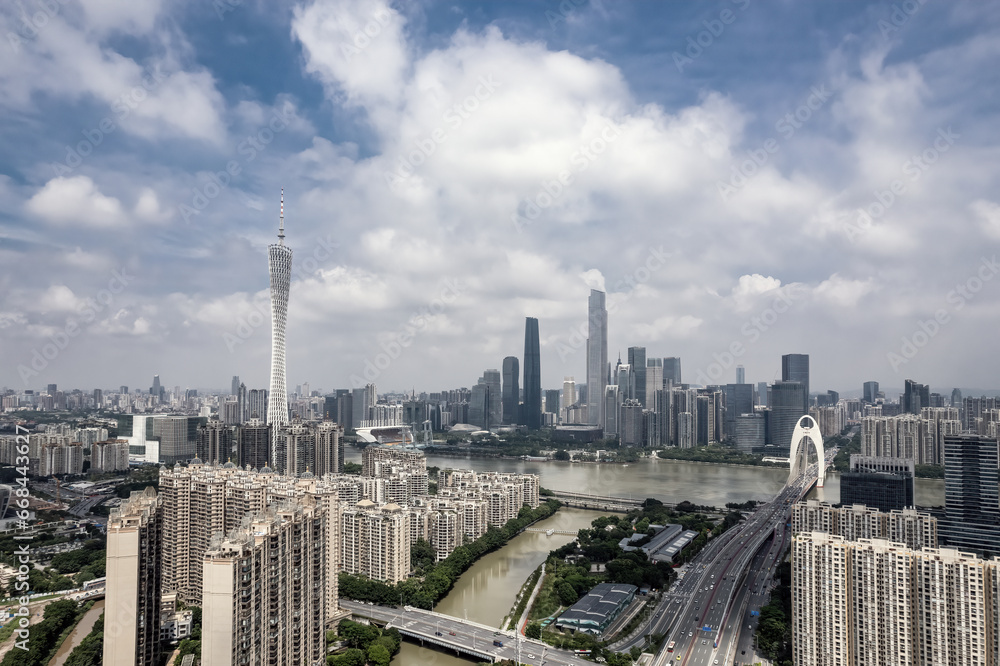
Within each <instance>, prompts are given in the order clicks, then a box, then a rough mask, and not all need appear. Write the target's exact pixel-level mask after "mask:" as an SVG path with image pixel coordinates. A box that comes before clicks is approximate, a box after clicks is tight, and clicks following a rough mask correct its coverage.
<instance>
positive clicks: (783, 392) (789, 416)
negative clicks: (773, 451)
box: [768, 381, 808, 451]
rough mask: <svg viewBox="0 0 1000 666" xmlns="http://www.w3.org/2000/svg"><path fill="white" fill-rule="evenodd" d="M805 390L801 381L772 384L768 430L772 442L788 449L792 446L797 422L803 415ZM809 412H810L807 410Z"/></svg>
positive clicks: (780, 447) (783, 448)
mask: <svg viewBox="0 0 1000 666" xmlns="http://www.w3.org/2000/svg"><path fill="white" fill-rule="evenodd" d="M804 393H805V390H804V388H803V386H802V384H800V383H799V382H792V381H780V382H774V384H772V385H771V389H770V394H771V398H770V401H769V403H770V404H769V407H770V410H771V412H770V419H769V422H768V426H769V427H768V430H769V431H770V433H771V444H772V445H773V446H776V447H778V448H779V449H782V450H785V451H788V450H789V449H790V448H791V446H792V433H794V432H795V424H796V423H798V420H799V419H800V418H801V417H802V416H803V411H802V408H803V403H802V395H803V394H804ZM806 413H808V412H806Z"/></svg>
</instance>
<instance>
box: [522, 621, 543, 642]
mask: <svg viewBox="0 0 1000 666" xmlns="http://www.w3.org/2000/svg"><path fill="white" fill-rule="evenodd" d="M524 635H525V636H527V637H528V638H535V639H538V638H541V637H542V625H541V624H539V623H538V622H532V623H531V624H529V625H528V627H527V629H525V630H524Z"/></svg>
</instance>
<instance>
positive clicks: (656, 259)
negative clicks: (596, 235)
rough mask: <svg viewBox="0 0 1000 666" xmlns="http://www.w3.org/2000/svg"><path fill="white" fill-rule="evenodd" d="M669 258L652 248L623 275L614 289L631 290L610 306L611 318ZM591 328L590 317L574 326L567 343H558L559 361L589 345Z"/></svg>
mask: <svg viewBox="0 0 1000 666" xmlns="http://www.w3.org/2000/svg"><path fill="white" fill-rule="evenodd" d="M667 257H668V254H667V252H666V250H664V249H663V246H662V245H661V246H659V247H654V248H650V250H649V254H648V255H647V256H646V261H645V262H643V263H642V264H640V265H639V266H638V267H636V269H635V270H633V271H632V272H631V273H625V274H623V275H622V277H621V279H620V280H618V281H617V282H616V283H615V286H614V289H615V290H616V291H618V290H621V289H623V288H624V287H625V286H629V287H631V289H630V290H629V291H627V292H625V298H623V299H618V300H616V301H614V302H613V303H612V304H611V305H610V306H608V316H609V317H610V316H611V315H612V314H614V313H615V312H617V310H618V308H620V307H621V306H622V305H624V304H625V303H628V302H629V301H630V300H631V299H632V296H633V294H635V289H636V287H638V286H639V285H641V284H645V283H646V282H649V279H650V278H651V277H653V273H655V272H657V271H658V270H660V269H661V268H663V267H664V266H666V265H667ZM589 327H590V318H589V316H588V318H587V319H585V320H584V321H583V322H582V323H581V324H579V325H578V326H573V327H571V328H570V329H569V334H568V335H567V339H566V342H563V341H562V340H559V341H558V342H556V352H557V353H558V354H559V360H561V361H565V360H566V359H567V358H568V357H569V356H570V355H571V354H573V353H574V352H576V351H577V350H579V349H580V348H582V347H583V346H584V345H586V344H587V338H588V337H589Z"/></svg>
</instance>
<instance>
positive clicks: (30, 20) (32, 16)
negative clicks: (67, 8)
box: [7, 0, 69, 54]
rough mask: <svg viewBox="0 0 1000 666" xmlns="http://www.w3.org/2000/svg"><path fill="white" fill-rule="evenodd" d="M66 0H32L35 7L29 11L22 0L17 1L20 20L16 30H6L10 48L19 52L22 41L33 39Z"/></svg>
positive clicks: (67, 0)
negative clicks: (20, 0)
mask: <svg viewBox="0 0 1000 666" xmlns="http://www.w3.org/2000/svg"><path fill="white" fill-rule="evenodd" d="M68 2H69V0H34V2H33V3H32V4H33V5H34V6H35V7H36V8H37V10H34V11H29V10H28V9H27V8H25V6H24V3H23V2H18V3H17V4H18V9H20V10H21V20H20V22H19V23H18V24H17V32H14V31H13V30H11V31H8V32H7V43H8V44H10V49H11V50H12V51H13V52H14V53H15V54H19V53H20V52H21V46H22V45H23V44H24V42H30V41H34V40H35V39H36V38H37V37H38V34H39V32H41V31H42V30H43V29H44V28H45V26H47V25H48V24H49V21H51V20H52V19H54V18H55V17H56V16H57V15H58V14H59V12H60V11H62V6H63V5H65V4H67V3H68Z"/></svg>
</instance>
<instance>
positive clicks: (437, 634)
mask: <svg viewBox="0 0 1000 666" xmlns="http://www.w3.org/2000/svg"><path fill="white" fill-rule="evenodd" d="M434 635H435V636H444V634H442V633H441V632H440V631H435V632H434Z"/></svg>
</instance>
